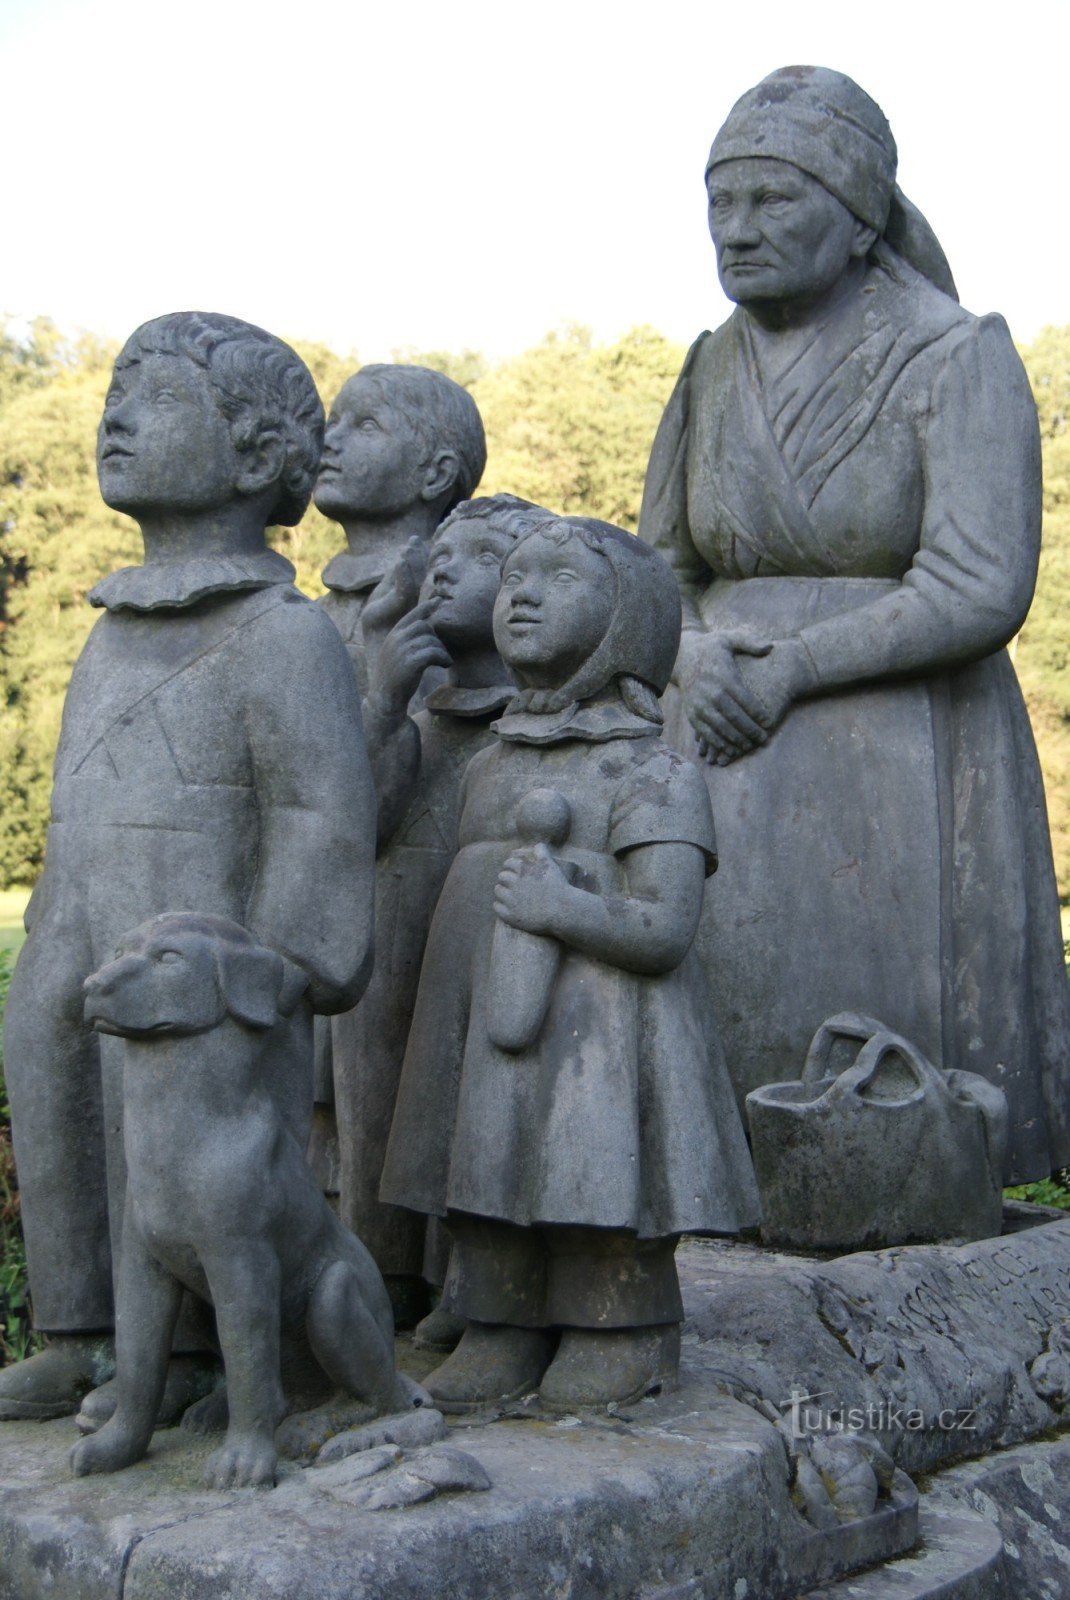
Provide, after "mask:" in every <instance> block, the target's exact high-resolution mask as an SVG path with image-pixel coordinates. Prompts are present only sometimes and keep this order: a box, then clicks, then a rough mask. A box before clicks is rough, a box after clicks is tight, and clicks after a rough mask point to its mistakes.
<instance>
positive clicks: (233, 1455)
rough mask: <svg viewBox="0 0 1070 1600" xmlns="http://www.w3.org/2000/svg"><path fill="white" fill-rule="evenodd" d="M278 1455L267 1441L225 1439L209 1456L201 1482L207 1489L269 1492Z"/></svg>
mask: <svg viewBox="0 0 1070 1600" xmlns="http://www.w3.org/2000/svg"><path fill="white" fill-rule="evenodd" d="M278 1464H279V1456H278V1451H277V1450H276V1449H275V1446H274V1444H273V1443H272V1441H271V1440H270V1439H257V1438H255V1437H253V1438H250V1437H246V1438H244V1439H234V1440H230V1439H228V1441H227V1443H226V1444H225V1445H224V1446H223V1448H222V1449H221V1450H217V1451H216V1452H215V1454H214V1455H212V1456H209V1458H208V1465H207V1466H206V1467H205V1469H204V1481H205V1483H206V1485H207V1486H208V1488H209V1489H271V1488H273V1487H274V1484H275V1469H276V1467H277V1466H278Z"/></svg>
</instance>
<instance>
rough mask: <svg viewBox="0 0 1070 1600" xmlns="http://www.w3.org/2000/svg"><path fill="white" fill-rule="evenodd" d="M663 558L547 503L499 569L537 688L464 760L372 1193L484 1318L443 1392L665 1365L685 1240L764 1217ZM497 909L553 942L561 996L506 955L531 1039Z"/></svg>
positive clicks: (518, 652) (454, 1398) (559, 1389)
mask: <svg viewBox="0 0 1070 1600" xmlns="http://www.w3.org/2000/svg"><path fill="white" fill-rule="evenodd" d="M652 557H654V552H653V551H651V550H650V549H649V548H648V547H646V546H644V545H643V544H642V543H641V542H640V541H638V540H636V539H634V538H632V537H631V536H630V535H628V534H626V533H625V532H623V530H621V529H619V528H614V527H611V526H609V525H608V524H606V523H602V522H595V521H591V520H587V519H579V518H568V519H554V520H553V521H551V522H548V523H545V524H542V525H540V527H539V528H538V529H537V530H535V531H533V532H531V533H529V534H528V535H527V536H526V537H525V538H523V539H522V540H521V541H520V543H519V544H518V545H517V546H516V547H515V548H514V550H513V551H512V553H511V554H510V556H509V557H508V559H507V561H506V563H505V567H504V570H503V576H502V587H501V590H500V592H499V596H498V599H497V602H496V605H495V613H494V636H495V639H496V640H497V643H498V648H499V650H500V652H501V655H502V658H503V660H504V661H505V663H506V665H507V666H508V667H509V668H510V669H511V671H512V672H513V675H514V676H515V677H516V679H517V680H518V682H519V683H520V684H521V685H522V692H521V693H520V694H519V695H518V696H517V697H516V699H515V700H514V701H513V702H512V703H511V705H510V706H509V707H508V708H507V710H506V712H505V715H504V716H503V717H502V718H501V719H500V720H499V721H498V722H497V723H496V724H495V728H496V731H497V734H498V739H497V742H496V743H495V744H494V745H492V746H490V747H489V748H488V749H486V750H484V751H482V752H480V754H479V755H477V756H476V757H475V758H474V759H473V761H472V762H471V763H470V764H469V767H468V770H467V772H466V774H465V779H464V784H463V789H462V803H461V817H460V826H459V849H458V854H457V856H456V858H455V860H454V863H453V866H452V867H451V869H450V873H449V877H448V879H447V881H446V884H445V887H444V889H443V892H442V896H441V898H440V900H439V903H438V906H437V908H436V911H435V915H434V920H433V922H432V925H431V931H430V935H429V938H428V946H427V953H426V956H425V958H424V965H423V970H422V973H421V977H420V988H419V994H418V997H417V1001H416V1007H415V1012H414V1016H413V1021H412V1026H411V1029H410V1033H409V1041H408V1047H407V1050H406V1055H405V1062H404V1067H403V1071H402V1078H401V1084H400V1088H399V1093H398V1101H397V1109H396V1112H395V1115H394V1122H393V1126H392V1129H391V1134H390V1141H389V1145H388V1149H387V1156H386V1162H385V1168H384V1176H383V1184H382V1190H381V1194H382V1198H383V1199H384V1200H387V1201H389V1202H390V1203H392V1204H396V1205H405V1206H410V1207H412V1208H413V1209H414V1210H417V1211H422V1212H424V1213H427V1214H429V1215H434V1216H444V1217H446V1218H447V1219H448V1224H449V1228H450V1232H451V1234H452V1237H453V1256H452V1261H451V1265H450V1272H449V1277H448V1280H447V1284H446V1291H445V1296H444V1302H445V1304H446V1305H447V1307H448V1308H449V1309H451V1310H453V1311H454V1312H456V1313H458V1314H460V1315H461V1316H463V1317H464V1318H465V1320H466V1322H467V1327H466V1329H465V1333H464V1336H463V1337H462V1339H461V1342H460V1344H459V1345H458V1347H457V1349H456V1350H455V1351H454V1353H453V1354H452V1355H451V1356H450V1357H448V1359H447V1360H446V1361H445V1362H443V1363H442V1365H440V1366H439V1367H438V1368H437V1369H436V1371H435V1372H434V1373H433V1374H432V1375H431V1376H430V1378H429V1379H428V1380H427V1387H428V1388H429V1389H430V1391H431V1393H432V1394H433V1395H434V1396H435V1399H436V1403H437V1404H440V1405H441V1406H443V1407H444V1408H446V1409H449V1410H453V1411H464V1410H468V1409H473V1408H475V1407H477V1406H480V1405H484V1404H487V1403H489V1402H494V1401H500V1400H502V1399H503V1398H505V1397H515V1396H518V1395H523V1394H527V1393H528V1392H530V1391H532V1390H534V1389H536V1388H538V1392H539V1396H540V1400H541V1402H542V1403H543V1404H544V1405H545V1406H547V1407H548V1408H549V1409H551V1410H552V1409H571V1408H572V1407H574V1406H583V1405H604V1404H607V1403H609V1402H612V1401H624V1400H629V1399H631V1398H633V1397H635V1396H638V1395H641V1394H643V1393H646V1392H649V1391H650V1390H651V1389H652V1388H655V1387H657V1386H658V1385H665V1384H671V1383H672V1382H673V1380H674V1378H675V1374H676V1369H677V1363H678V1354H679V1323H680V1320H681V1318H682V1315H683V1312H682V1306H681V1300H680V1290H679V1283H678V1280H677V1276H676V1266H675V1261H674V1256H673V1251H674V1247H675V1244H676V1240H677V1237H678V1235H679V1234H680V1233H682V1232H684V1231H685V1230H686V1231H687V1232H692V1233H693V1232H700V1233H701V1232H718V1233H721V1232H733V1231H736V1230H738V1229H740V1228H743V1227H747V1226H749V1225H751V1224H753V1223H754V1222H755V1221H756V1220H757V1216H758V1201H757V1189H756V1185H755V1180H754V1174H753V1171H752V1168H751V1164H750V1158H749V1156H748V1153H747V1147H746V1143H745V1140H744V1136H743V1130H742V1127H741V1124H740V1121H739V1117H738V1114H737V1111H736V1108H735V1102H734V1099H733V1095H732V1090H731V1086H730V1084H729V1080H728V1076H727V1071H726V1067H725V1063H724V1058H723V1055H722V1053H721V1050H720V1047H719V1044H718V1042H717V1036H716V1032H715V1030H714V1025H713V1021H712V1018H711V1017H710V1015H709V1013H708V1010H707V1002H706V999H705V989H704V985H703V980H702V975H701V971H700V969H699V967H698V965H697V963H696V961H695V960H694V958H693V956H692V955H691V953H690V952H691V944H692V941H693V939H694V935H695V930H696V928H697V926H698V919H699V914H700V912H701V909H702V899H703V889H704V883H705V879H706V876H707V874H708V873H709V872H711V871H712V870H713V867H714V864H715V855H714V836H713V822H712V818H711V814H710V808H709V804H708V799H707V796H706V790H705V785H704V783H703V780H702V777H701V776H700V774H699V773H698V771H697V770H696V769H695V768H694V767H693V766H691V765H690V764H689V763H688V762H687V761H685V760H682V759H681V758H680V757H679V756H677V755H676V754H674V753H673V752H672V751H670V750H669V749H668V748H667V746H666V745H664V744H663V743H662V741H661V738H660V730H661V712H660V710H659V707H658V695H659V694H660V693H661V692H662V690H663V689H664V688H665V685H666V683H667V682H668V679H669V674H670V672H671V670H672V665H673V661H674V658H675V653H676V649H677V645H678V642H679V632H680V601H679V594H678V591H677V586H676V582H675V579H674V578H673V575H672V573H671V571H670V569H669V568H668V566H667V565H666V563H664V562H663V561H662V560H661V559H660V558H654V559H652ZM536 790H538V791H543V792H542V793H541V794H538V795H536V794H533V792H532V791H536ZM540 829H542V832H543V840H542V841H541V842H533V840H534V838H535V836H536V835H537V834H538V833H539V831H540ZM525 837H526V838H527V841H528V842H527V843H526V844H525V843H524V842H523V841H524V839H525ZM551 844H553V846H554V849H553V850H551V848H550V846H551ZM518 846H520V847H519V848H518ZM503 926H504V927H506V928H508V929H510V930H513V931H514V932H516V931H519V932H521V933H523V934H525V935H529V936H532V941H538V940H543V941H546V942H551V941H555V942H556V943H557V944H558V945H560V947H561V950H560V960H559V962H558V964H557V967H556V974H555V975H554V974H551V977H552V983H551V987H550V990H549V992H548V994H546V993H545V989H544V986H545V982H546V975H547V968H546V965H545V963H542V962H540V961H539V960H538V959H534V960H533V959H531V958H532V957H537V956H538V949H537V945H536V947H535V948H532V947H531V945H530V944H529V948H528V949H527V951H526V952H525V951H524V950H523V949H519V950H518V949H517V948H516V946H515V944H514V947H513V950H512V952H511V958H512V961H513V966H512V981H513V983H514V986H515V987H514V992H515V997H516V1001H517V1004H518V1007H520V1008H521V1009H522V1010H523V1011H524V1013H525V1017H526V1023H525V1026H526V1029H527V1034H526V1037H527V1040H528V1042H525V1041H524V1038H522V1037H519V1036H518V1035H519V1030H516V1031H515V1032H514V1036H513V1037H512V1038H508V1039H505V1038H504V1034H505V1033H507V1032H509V1029H508V1028H505V1029H504V1030H503V1028H502V1023H503V1018H505V1019H507V1008H506V1007H503V1003H502V1002H503V994H502V983H503V979H504V980H505V981H508V979H509V971H508V967H507V966H506V968H505V970H504V971H503V965H502V961H503V957H502V951H501V941H500V940H498V939H497V938H496V930H497V929H500V928H502V927H503ZM496 946H497V948H496ZM509 956H510V952H509V951H508V950H507V951H506V952H505V959H506V961H508V959H509ZM537 991H538V992H537ZM533 997H534V999H536V1000H539V1001H540V1003H541V1002H542V1001H543V1000H544V1001H545V1006H544V1015H542V1017H541V1018H540V1017H539V1015H538V1007H537V1006H535V1005H533V1004H532V1000H533Z"/></svg>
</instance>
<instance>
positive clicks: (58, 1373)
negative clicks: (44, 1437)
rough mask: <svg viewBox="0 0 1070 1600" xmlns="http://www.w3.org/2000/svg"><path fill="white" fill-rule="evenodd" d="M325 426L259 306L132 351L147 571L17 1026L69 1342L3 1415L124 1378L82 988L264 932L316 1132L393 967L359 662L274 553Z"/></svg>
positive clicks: (113, 1118)
mask: <svg viewBox="0 0 1070 1600" xmlns="http://www.w3.org/2000/svg"><path fill="white" fill-rule="evenodd" d="M322 438H323V409H322V406H321V404H320V401H319V397H318V396H317V394H316V390H315V386H314V384H313V382H312V378H311V375H310V374H309V372H308V370H307V368H306V367H305V365H304V363H303V362H302V361H301V360H300V359H299V358H298V357H297V356H296V355H295V353H294V352H293V351H292V350H291V349H289V347H288V346H287V345H285V344H283V343H282V342H281V341H280V340H278V339H276V338H274V337H272V336H271V335H270V334H267V333H265V332H264V331H263V330H262V329H260V328H255V327H253V326H251V325H250V324H249V323H246V322H241V321H239V320H238V319H236V318H234V317H227V316H216V315H207V314H202V313H200V312H188V313H180V314H175V315H171V316H166V317H160V318H158V319H157V320H155V321H153V322H149V323H146V324H145V325H144V326H143V327H141V328H139V329H138V330H137V332H136V333H134V334H133V335H132V337H131V338H130V339H129V340H128V342H127V344H126V346H125V348H124V349H123V351H122V353H121V354H120V356H119V358H118V360H117V362H116V364H115V371H114V375H113V378H112V383H111V388H110V389H109V392H108V397H107V401H106V404H105V409H104V415H103V419H102V421H101V425H100V433H99V437H98V473H99V478H100V488H101V493H102V495H103V497H104V500H105V501H106V503H107V504H108V505H109V506H112V507H114V509H115V510H117V511H124V512H127V513H128V514H129V515H131V516H133V517H134V518H135V519H136V520H137V522H138V523H139V524H140V527H141V532H142V535H143V538H144V545H145V563H144V565H143V566H140V567H128V568H126V569H124V570H122V571H119V572H114V573H112V574H111V575H110V576H108V577H106V578H105V579H104V580H103V582H101V583H100V584H98V585H97V587H96V588H95V589H94V590H93V591H92V592H91V594H90V597H89V598H90V600H91V602H92V603H93V604H94V605H97V606H100V607H101V608H102V610H103V613H104V614H103V616H102V617H101V618H100V620H99V621H98V622H97V624H96V626H95V627H94V629H93V631H92V633H91V634H90V637H89V640H88V642H87V643H86V646H85V649H84V650H83V652H82V654H81V656H80V658H79V660H78V662H77V664H76V666H75V669H74V673H73V676H72V678H71V683H70V688H69V691H68V694H67V701H66V705H65V708H64V714H63V726H62V731H61V734H60V742H59V748H58V751H57V755H56V765H55V784H54V789H53V797H52V821H51V826H50V829H49V836H48V850H47V861H46V865H45V870H44V874H43V876H42V878H41V881H40V883H39V884H38V886H37V889H36V891H35V893H34V896H33V899H32V901H31V903H30V907H29V909H28V912H27V918H26V921H27V930H28V933H27V940H26V944H25V946H24V948H23V950H22V953H21V955H20V958H19V962H18V965H17V967H16V970H15V974H14V978H13V980H12V984H11V992H10V998H9V1002H8V1007H7V1016H6V1019H5V1030H4V1060H5V1067H6V1072H7V1078H8V1086H9V1092H10V1098H11V1106H12V1114H13V1124H14V1143H15V1155H16V1161H17V1164H18V1172H19V1182H20V1186H21V1191H22V1203H23V1218H24V1223H25V1233H26V1249H27V1257H28V1263H29V1275H30V1287H31V1293H32V1298H33V1307H34V1316H35V1322H36V1325H37V1327H38V1329H39V1330H40V1331H41V1332H42V1333H45V1334H46V1335H48V1343H47V1345H46V1347H45V1349H44V1350H43V1351H42V1352H41V1353H39V1354H38V1355H35V1356H33V1357H31V1358H30V1359H29V1360H26V1361H23V1362H21V1363H19V1364H17V1365H15V1366H13V1367H9V1368H7V1369H6V1370H5V1371H4V1372H3V1373H0V1418H3V1419H16V1418H42V1419H43V1418H47V1417H54V1416H60V1415H64V1414H67V1413H69V1412H72V1411H75V1410H76V1409H77V1407H78V1404H79V1401H80V1399H81V1397H82V1396H83V1395H84V1394H85V1392H86V1391H87V1390H88V1389H89V1388H90V1387H91V1386H93V1385H94V1384H99V1383H100V1382H101V1380H102V1378H107V1376H108V1374H109V1371H110V1365H111V1347H112V1332H111V1331H112V1325H113V1299H112V1266H113V1259H117V1244H118V1239H119V1237H120V1234H119V1227H120V1223H121V1212H122V1197H123V1187H124V1158H123V1143H122V1122H123V1115H122V1103H121V1094H120V1089H119V1082H120V1079H119V1075H118V1059H117V1058H118V1046H119V1044H120V1041H118V1040H116V1039H114V1038H111V1037H101V1036H100V1035H98V1034H96V1033H94V1031H93V1030H92V1028H91V1027H88V1026H87V1025H86V1023H85V1021H84V1018H83V1000H84V996H83V992H82V984H83V980H84V979H85V978H86V977H87V976H88V975H89V974H90V973H92V972H93V971H94V970H95V969H96V968H97V967H98V966H99V965H100V963H101V961H102V960H104V959H106V958H107V957H109V956H110V955H111V953H112V952H113V950H114V947H115V945H116V943H117V942H118V940H119V938H120V936H121V935H122V934H124V933H126V932H127V931H128V930H129V929H131V928H134V927H135V926H137V924H139V923H141V922H143V921H144V920H145V919H146V918H148V917H151V916H153V915H155V914H159V913H163V912H191V913H197V914H199V915H201V916H208V917H225V918H230V919H231V920H233V921H234V922H237V923H239V924H240V925H241V926H242V927H244V928H246V929H248V931H249V932H250V933H251V934H252V935H253V936H254V938H255V939H256V940H257V942H258V943H259V944H262V945H264V946H267V947H268V948H269V949H270V950H273V951H275V952H277V953H278V954H279V955H280V956H281V957H282V958H283V962H284V966H285V969H286V974H287V985H288V989H289V993H290V995H291V996H292V997H295V1003H294V1004H293V1007H292V1011H291V1014H290V1015H289V1016H287V1017H284V1018H282V1019H281V1020H280V1021H279V1022H278V1023H277V1024H276V1025H275V1028H274V1030H273V1033H272V1036H271V1037H270V1038H269V1040H268V1044H267V1047H266V1050H265V1055H264V1058H263V1060H264V1070H265V1072H266V1075H267V1084H268V1087H269V1091H270V1093H271V1095H272V1096H273V1098H274V1099H275V1101H276V1104H277V1105H278V1108H279V1111H280V1114H281V1115H282V1116H283V1118H284V1119H285V1120H286V1122H287V1124H288V1126H289V1127H290V1128H291V1129H292V1130H293V1132H294V1134H295V1136H296V1137H297V1138H298V1139H299V1141H300V1142H301V1144H302V1146H303V1145H304V1143H305V1142H306V1141H307V1138H308V1133H309V1128H310V1124H311V1115H312V1016H313V1013H314V1012H333V1011H339V1010H345V1009H346V1008H348V1007H350V1006H352V1005H353V1004H354V1003H355V1002H356V1000H357V999H358V998H359V996H360V994H361V993H362V992H363V989H364V986H365V984H366V982H367V979H368V975H369V972H370V966H371V931H372V905H373V891H374V844H375V823H374V817H375V799H374V794H373V789H372V782H371V775H370V770H369V766H368V762H367V757H366V754H365V750H364V743H363V737H362V733H361V721H360V707H359V702H358V698H357V694H356V690H355V686H354V680H353V672H352V669H351V667H350V664H349V661H348V659H347V657H346V653H345V650H344V648H343V647H342V644H341V642H340V640H339V637H338V634H337V632H336V630H335V629H334V628H333V627H332V626H331V625H330V623H329V622H328V619H327V618H326V617H325V616H324V615H323V612H322V610H321V609H320V608H319V607H317V606H314V605H312V604H310V603H309V602H308V601H306V600H304V599H303V598H302V597H301V596H300V595H299V594H298V593H297V591H296V590H295V589H294V588H293V587H292V581H291V580H292V578H293V575H294V573H293V568H292V567H291V565H290V564H289V562H288V561H285V560H284V559H283V558H282V557H281V556H280V555H278V554H276V553H275V552H273V551H271V550H269V549H268V547H267V544H266V542H265V532H266V529H267V528H268V527H269V526H272V525H274V524H283V525H289V524H293V523H296V522H298V521H299V520H300V518H301V516H302V515H303V513H304V510H305V507H306V505H307V503H308V499H309V495H310V492H311V488H312V484H313V480H314V478H315V474H316V469H317V466H318V463H319V454H320V447H321V443H322ZM196 1135H197V1130H196V1129H193V1128H190V1129H186V1130H176V1137H178V1138H188V1139H190V1140H191V1141H193V1140H195V1139H196ZM185 1340H186V1342H185V1343H183V1330H182V1323H181V1322H180V1325H179V1330H178V1332H177V1333H176V1337H175V1342H174V1350H175V1352H176V1356H173V1358H172V1369H173V1371H174V1370H175V1369H176V1368H180V1367H181V1364H182V1363H181V1355H182V1352H183V1351H190V1350H194V1349H196V1348H198V1341H197V1339H196V1337H194V1336H192V1335H191V1334H190V1333H189V1331H188V1330H187V1332H186V1334H185ZM175 1387H177V1388H179V1389H181V1383H177V1384H176V1385H175ZM166 1403H167V1402H166V1397H165V1406H166ZM98 1420H100V1419H98Z"/></svg>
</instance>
